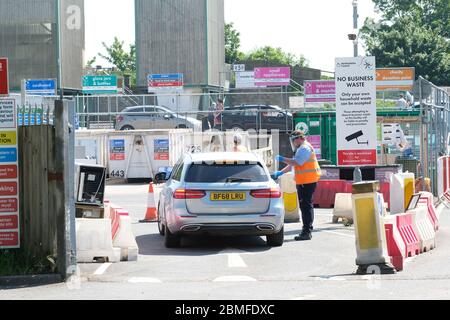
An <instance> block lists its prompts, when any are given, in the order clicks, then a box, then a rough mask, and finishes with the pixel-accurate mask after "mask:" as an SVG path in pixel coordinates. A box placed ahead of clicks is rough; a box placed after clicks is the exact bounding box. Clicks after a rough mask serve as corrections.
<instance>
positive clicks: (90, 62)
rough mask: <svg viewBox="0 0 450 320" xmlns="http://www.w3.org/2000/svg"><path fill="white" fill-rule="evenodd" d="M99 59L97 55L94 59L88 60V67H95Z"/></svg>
mask: <svg viewBox="0 0 450 320" xmlns="http://www.w3.org/2000/svg"><path fill="white" fill-rule="evenodd" d="M96 61H97V57H93V58H92V59H90V60H88V61H87V62H86V67H89V68H93V67H94V63H95V62H96Z"/></svg>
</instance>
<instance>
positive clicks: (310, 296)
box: [291, 294, 317, 300]
mask: <svg viewBox="0 0 450 320" xmlns="http://www.w3.org/2000/svg"><path fill="white" fill-rule="evenodd" d="M316 297H317V296H315V295H313V294H307V295H305V296H303V297H297V298H293V299H291V300H309V299H314V298H316Z"/></svg>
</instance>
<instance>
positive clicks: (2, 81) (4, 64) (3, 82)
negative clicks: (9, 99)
mask: <svg viewBox="0 0 450 320" xmlns="http://www.w3.org/2000/svg"><path fill="white" fill-rule="evenodd" d="M8 94H9V76H8V58H0V96H1V95H5V96H7V95H8Z"/></svg>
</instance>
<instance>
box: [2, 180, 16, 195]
mask: <svg viewBox="0 0 450 320" xmlns="http://www.w3.org/2000/svg"><path fill="white" fill-rule="evenodd" d="M16 195H17V182H0V197H4V196H16Z"/></svg>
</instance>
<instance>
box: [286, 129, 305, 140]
mask: <svg viewBox="0 0 450 320" xmlns="http://www.w3.org/2000/svg"><path fill="white" fill-rule="evenodd" d="M289 138H290V139H291V141H294V140H297V139H299V138H301V139H305V138H306V134H305V133H304V132H303V131H299V130H297V131H294V132H292V133H291V135H290V136H289Z"/></svg>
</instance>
